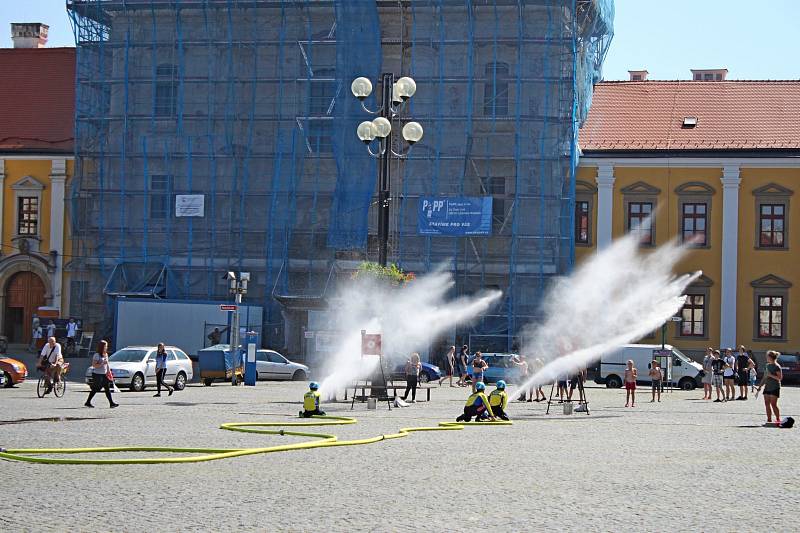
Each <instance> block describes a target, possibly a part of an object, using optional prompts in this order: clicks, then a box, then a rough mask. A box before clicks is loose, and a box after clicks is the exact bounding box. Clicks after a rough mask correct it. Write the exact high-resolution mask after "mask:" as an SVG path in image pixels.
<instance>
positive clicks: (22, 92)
mask: <svg viewBox="0 0 800 533" xmlns="http://www.w3.org/2000/svg"><path fill="white" fill-rule="evenodd" d="M0 72H2V76H0V151H2V152H59V153H64V152H72V146H73V137H74V121H75V49H74V48H2V49H0Z"/></svg>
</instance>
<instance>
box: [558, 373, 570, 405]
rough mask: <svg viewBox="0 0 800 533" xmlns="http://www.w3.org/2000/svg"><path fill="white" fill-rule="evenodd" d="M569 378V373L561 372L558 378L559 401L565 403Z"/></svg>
mask: <svg viewBox="0 0 800 533" xmlns="http://www.w3.org/2000/svg"><path fill="white" fill-rule="evenodd" d="M568 380H569V375H568V374H561V375H559V376H558V378H557V379H556V388H557V389H558V390H557V391H556V392H557V393H558V403H564V395H565V394H567V382H568Z"/></svg>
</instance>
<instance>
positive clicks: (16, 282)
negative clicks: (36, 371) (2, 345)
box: [3, 272, 46, 343]
mask: <svg viewBox="0 0 800 533" xmlns="http://www.w3.org/2000/svg"><path fill="white" fill-rule="evenodd" d="M45 295H46V290H45V285H44V282H43V281H42V279H41V278H40V277H39V276H37V275H36V274H34V273H33V272H17V273H16V274H14V275H13V276H12V278H11V279H10V280H9V281H8V285H6V308H5V310H4V311H5V315H4V320H3V323H4V325H5V328H4V330H5V331H4V332H3V333H4V334H5V336H6V337H8V342H11V343H28V342H30V340H31V333H32V332H31V323H32V320H33V315H34V313H36V310H37V309H38V308H39V307H41V306H44V305H45V304H46V300H45Z"/></svg>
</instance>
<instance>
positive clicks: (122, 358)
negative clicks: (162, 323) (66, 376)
mask: <svg viewBox="0 0 800 533" xmlns="http://www.w3.org/2000/svg"><path fill="white" fill-rule="evenodd" d="M156 349H157V346H127V347H125V348H122V349H121V350H117V351H116V352H114V353H113V354H112V355H111V356H110V357H109V358H108V362H109V366H110V367H111V373H112V374H114V382H115V383H116V384H117V386H118V387H121V388H129V389H130V390H132V391H136V392H139V391H142V390H144V388H145V387H146V386H148V385H155V384H156ZM166 350H167V374H166V375H165V376H164V381H165V382H166V383H168V384H170V385H174V387H175V389H176V390H183V389H184V388H185V387H186V382H187V381H191V379H192V377H193V375H194V374H193V372H192V361H191V360H190V359H189V356H188V355H186V354H185V353H184V352H183V350H181V349H180V348H176V347H175V346H167V347H166ZM91 378H92V367H91V365H90V366H89V368H87V369H86V383H91Z"/></svg>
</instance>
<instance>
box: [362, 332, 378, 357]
mask: <svg viewBox="0 0 800 533" xmlns="http://www.w3.org/2000/svg"><path fill="white" fill-rule="evenodd" d="M381 354H382V352H381V335H380V333H370V334H366V333H364V334H362V335H361V355H381Z"/></svg>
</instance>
